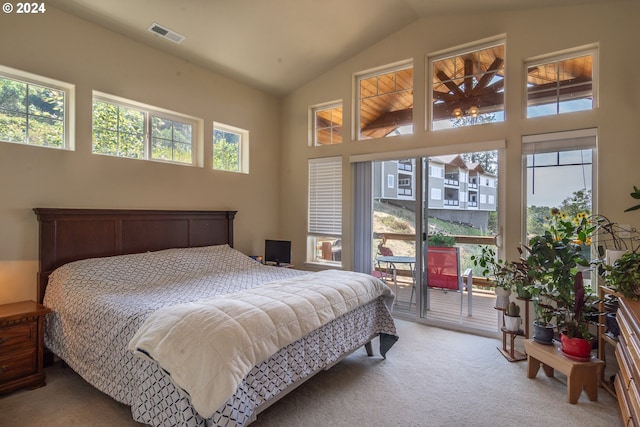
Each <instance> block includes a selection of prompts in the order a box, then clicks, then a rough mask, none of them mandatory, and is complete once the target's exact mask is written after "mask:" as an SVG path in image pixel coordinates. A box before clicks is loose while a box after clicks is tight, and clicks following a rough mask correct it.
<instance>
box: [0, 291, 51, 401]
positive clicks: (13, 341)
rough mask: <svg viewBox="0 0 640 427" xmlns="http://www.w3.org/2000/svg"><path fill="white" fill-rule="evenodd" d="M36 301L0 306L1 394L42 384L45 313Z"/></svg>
mask: <svg viewBox="0 0 640 427" xmlns="http://www.w3.org/2000/svg"><path fill="white" fill-rule="evenodd" d="M50 311H51V310H49V309H48V308H46V307H45V306H43V305H42V304H38V303H36V302H35V301H22V302H16V303H12V304H2V305H0V394H2V393H8V392H10V391H13V390H16V389H18V388H22V387H30V388H37V387H41V386H43V385H45V378H44V366H43V351H44V316H45V314H47V313H49V312H50Z"/></svg>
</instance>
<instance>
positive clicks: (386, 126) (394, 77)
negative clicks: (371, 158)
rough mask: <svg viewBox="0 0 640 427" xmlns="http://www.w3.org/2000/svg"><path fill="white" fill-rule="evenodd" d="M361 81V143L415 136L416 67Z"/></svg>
mask: <svg viewBox="0 0 640 427" xmlns="http://www.w3.org/2000/svg"><path fill="white" fill-rule="evenodd" d="M359 81H360V85H359V86H360V94H359V95H360V104H359V110H358V111H359V118H360V132H359V139H361V140H362V139H371V138H383V137H387V136H394V135H399V134H408V133H413V67H407V68H403V69H401V70H396V71H392V72H386V73H381V74H378V75H377V76H374V77H368V78H362V79H360V80H359ZM334 143H335V142H334Z"/></svg>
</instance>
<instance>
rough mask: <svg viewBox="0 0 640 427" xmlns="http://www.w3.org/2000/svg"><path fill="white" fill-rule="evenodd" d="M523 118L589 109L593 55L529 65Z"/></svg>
mask: <svg viewBox="0 0 640 427" xmlns="http://www.w3.org/2000/svg"><path fill="white" fill-rule="evenodd" d="M527 71H528V74H527V117H538V116H547V115H555V114H562V113H571V112H576V111H584V110H591V109H593V108H594V99H593V54H588V55H581V56H577V57H573V58H567V59H562V60H558V61H550V62H548V63H542V64H535V65H529V66H528V67H527Z"/></svg>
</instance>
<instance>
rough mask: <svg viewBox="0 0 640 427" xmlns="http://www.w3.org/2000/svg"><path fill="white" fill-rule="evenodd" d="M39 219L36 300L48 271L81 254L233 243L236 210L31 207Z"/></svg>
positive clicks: (83, 255) (84, 255)
mask: <svg viewBox="0 0 640 427" xmlns="http://www.w3.org/2000/svg"><path fill="white" fill-rule="evenodd" d="M34 212H35V213H36V215H37V216H38V222H39V224H40V256H39V259H40V267H39V271H38V301H39V302H42V301H43V299H44V293H45V289H46V287H47V282H48V280H49V275H50V274H51V273H52V272H53V270H55V269H56V268H58V267H60V266H61V265H63V264H66V263H69V262H72V261H77V260H80V259H85V258H96V257H106V256H112V255H124V254H132V253H141V252H147V251H158V250H162V249H169V248H190V247H198V246H211V245H221V244H225V243H226V244H229V245H230V246H233V219H234V218H235V214H236V211H169V210H123V209H51V208H35V209H34Z"/></svg>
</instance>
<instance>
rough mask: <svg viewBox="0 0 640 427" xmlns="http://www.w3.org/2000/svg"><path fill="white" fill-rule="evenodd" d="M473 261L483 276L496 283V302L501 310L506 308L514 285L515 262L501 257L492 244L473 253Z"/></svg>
mask: <svg viewBox="0 0 640 427" xmlns="http://www.w3.org/2000/svg"><path fill="white" fill-rule="evenodd" d="M471 261H472V262H473V265H474V266H475V267H480V269H481V274H482V276H483V277H484V278H485V279H487V280H488V281H489V282H491V283H493V284H494V285H495V293H496V304H495V307H496V308H497V309H500V310H506V308H507V306H508V305H509V297H510V295H511V290H512V288H513V287H514V281H513V277H514V272H515V268H514V265H513V263H511V262H508V261H505V260H503V259H500V258H498V257H497V255H496V250H495V249H494V248H493V247H491V246H482V247H481V249H480V254H479V255H472V256H471Z"/></svg>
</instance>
